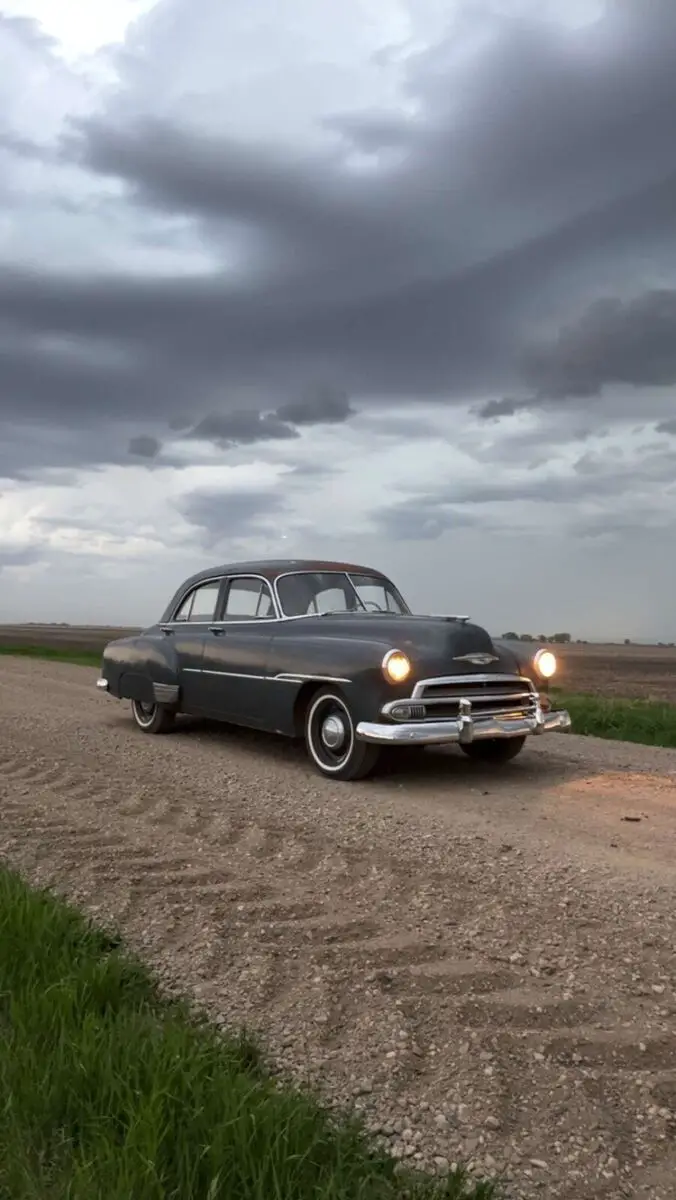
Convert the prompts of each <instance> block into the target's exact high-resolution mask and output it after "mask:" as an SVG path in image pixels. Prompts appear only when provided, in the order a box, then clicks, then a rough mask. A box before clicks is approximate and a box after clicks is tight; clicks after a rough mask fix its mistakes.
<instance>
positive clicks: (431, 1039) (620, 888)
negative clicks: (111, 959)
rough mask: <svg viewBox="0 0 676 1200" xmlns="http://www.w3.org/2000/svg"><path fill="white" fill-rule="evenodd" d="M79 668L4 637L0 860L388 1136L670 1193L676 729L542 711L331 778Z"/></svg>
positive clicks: (589, 1181) (430, 1156) (428, 1149)
mask: <svg viewBox="0 0 676 1200" xmlns="http://www.w3.org/2000/svg"><path fill="white" fill-rule="evenodd" d="M94 678H95V673H94V672H90V671H88V670H85V669H83V668H76V667H67V666H61V665H51V664H50V665H47V664H42V663H36V662H29V661H21V660H17V659H9V658H6V659H4V660H3V661H2V662H1V663H0V853H1V854H3V855H4V857H5V858H6V859H7V860H8V861H9V862H10V863H12V864H13V865H16V866H19V867H21V868H22V869H23V870H24V871H25V872H26V873H27V875H28V876H29V877H30V878H31V879H33V880H34V881H36V882H40V883H49V884H52V885H55V886H58V887H59V888H60V889H62V890H63V891H64V892H65V893H66V894H68V895H69V896H71V897H72V898H74V899H76V900H77V901H78V902H80V903H82V904H84V905H86V906H87V907H88V908H89V909H90V911H92V912H94V913H95V914H97V915H99V916H103V917H110V916H113V917H115V919H117V920H118V921H119V922H120V923H121V925H122V927H123V929H124V930H125V932H126V934H127V936H128V937H129V938H130V939H131V941H132V942H133V943H134V944H135V945H137V946H138V947H139V948H140V949H141V950H142V951H143V953H144V954H145V956H146V958H147V959H148V960H149V961H150V962H151V963H152V964H153V965H154V966H156V967H158V968H159V969H160V970H161V972H162V974H163V976H164V977H165V979H167V981H168V982H170V983H172V984H173V985H175V986H179V987H181V986H185V987H188V988H189V989H190V990H191V991H192V993H193V994H194V995H196V996H197V997H198V998H199V999H200V1000H201V1001H202V1002H203V1003H204V1004H206V1005H207V1006H208V1008H209V1010H210V1011H211V1012H212V1014H213V1015H214V1016H216V1017H217V1018H218V1019H220V1020H222V1021H225V1022H228V1023H230V1022H234V1023H239V1022H241V1021H246V1022H247V1023H248V1024H249V1025H251V1026H252V1027H254V1028H256V1029H258V1030H260V1031H261V1032H262V1033H263V1034H264V1036H265V1038H266V1041H267V1042H268V1044H269V1046H270V1047H271V1048H272V1050H273V1052H274V1054H275V1055H276V1057H277V1059H278V1061H279V1062H280V1064H281V1065H282V1066H283V1067H284V1068H285V1069H288V1070H289V1071H291V1072H293V1073H294V1074H295V1075H296V1077H298V1078H301V1079H305V1078H309V1079H310V1080H312V1081H313V1082H316V1083H321V1085H322V1087H323V1088H324V1090H325V1091H326V1093H327V1094H328V1095H330V1096H332V1097H333V1098H336V1099H338V1100H344V1099H347V1098H350V1099H353V1100H355V1101H356V1103H358V1104H359V1105H361V1106H362V1107H363V1108H364V1110H365V1111H366V1114H367V1116H368V1119H369V1121H370V1123H371V1124H372V1126H373V1127H374V1128H378V1129H380V1130H381V1131H382V1136H383V1137H386V1138H387V1140H388V1141H389V1142H390V1143H391V1144H392V1147H393V1149H394V1151H395V1153H397V1154H399V1155H401V1156H406V1157H411V1158H413V1159H414V1161H419V1162H423V1163H426V1164H430V1165H433V1164H434V1161H435V1159H436V1160H438V1161H439V1163H440V1165H441V1164H442V1163H443V1161H445V1160H448V1161H454V1160H455V1159H457V1158H458V1157H459V1156H463V1157H464V1156H468V1157H471V1158H473V1159H474V1160H475V1161H476V1162H477V1163H478V1164H480V1165H483V1166H485V1167H486V1168H487V1169H488V1170H495V1169H501V1168H503V1167H505V1166H510V1167H511V1171H512V1174H513V1179H514V1187H513V1189H512V1194H513V1195H514V1196H523V1197H526V1198H530V1197H535V1196H541V1195H546V1196H548V1197H557V1198H565V1200H573V1198H574V1200H580V1197H585V1198H587V1197H589V1198H591V1197H597V1196H599V1197H600V1196H605V1197H619V1196H633V1197H637V1198H645V1200H647V1198H648V1197H650V1198H652V1200H671V1198H673V1197H674V1196H676V1184H675V1183H674V1180H675V1179H676V1148H675V1145H674V1137H675V1135H676V1117H675V1116H674V1111H675V1110H676V1036H675V1033H674V1030H675V1017H676V990H675V989H676V962H675V954H674V946H675V945H676V936H675V935H676V930H675V925H676V920H675V918H674V891H675V887H674V884H675V880H676V865H675V856H674V846H676V751H666V750H662V751H657V750H653V749H647V748H642V747H638V746H628V745H626V744H620V743H610V742H597V741H592V740H587V739H584V740H583V739H578V738H574V737H565V738H564V737H558V738H557V737H554V736H552V737H549V738H543V739H541V740H539V741H538V742H537V744H533V746H532V748H529V749H528V750H527V751H525V752H524V754H523V756H522V757H520V758H519V759H517V760H516V762H515V763H514V764H512V765H511V766H510V767H508V768H503V770H502V771H499V772H488V771H485V770H477V768H476V767H474V766H473V765H472V764H470V763H469V762H467V761H466V760H465V759H464V757H462V756H461V755H459V754H455V753H453V754H425V755H424V756H422V757H418V758H417V759H415V760H414V759H412V758H409V759H407V761H404V760H401V761H400V762H399V763H398V765H395V766H393V768H392V769H391V770H390V771H389V772H388V773H387V774H386V775H384V776H381V777H380V778H378V779H376V780H375V781H373V782H369V783H364V784H359V785H338V784H332V783H330V782H328V781H324V780H322V779H320V778H319V777H318V776H316V775H314V774H313V773H312V772H311V770H310V768H309V766H308V765H307V764H306V762H305V759H304V756H303V754H302V752H301V751H299V750H298V749H296V748H295V747H294V746H292V745H290V744H288V743H285V742H280V741H277V740H275V739H271V738H264V737H261V736H258V735H250V734H247V733H243V732H237V731H230V730H227V729H225V728H221V729H216V730H214V729H206V728H205V727H202V726H199V725H196V724H194V723H186V725H185V726H184V727H183V726H181V728H180V729H179V730H178V731H177V732H176V733H175V734H174V735H172V736H170V737H166V738H148V737H143V735H142V734H140V733H138V731H136V730H135V729H134V728H133V727H132V725H131V721H130V719H129V715H128V712H127V710H126V709H125V708H124V707H123V706H121V705H118V704H116V703H114V702H112V701H110V700H108V699H107V698H105V697H101V696H99V695H97V694H96V693H95V691H94V688H93V680H94ZM626 818H632V819H630V820H627V819H626ZM636 818H639V819H638V820H637V819H636Z"/></svg>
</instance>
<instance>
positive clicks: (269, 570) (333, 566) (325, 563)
mask: <svg viewBox="0 0 676 1200" xmlns="http://www.w3.org/2000/svg"><path fill="white" fill-rule="evenodd" d="M294 571H349V572H351V573H352V574H354V575H376V576H378V577H379V578H382V579H387V576H386V575H384V574H383V572H382V571H378V570H376V568H375V567H364V566H359V565H358V564H357V563H347V562H331V561H330V560H328V559H323V558H266V559H258V560H256V561H254V562H236V563H225V564H224V565H222V566H218V567H207V568H206V569H205V570H203V571H198V573H197V574H196V575H192V576H191V578H190V579H186V580H185V582H184V584H183V587H185V586H186V584H188V583H189V584H193V583H199V582H200V581H201V580H202V579H213V578H214V576H215V575H262V576H263V577H264V578H265V579H269V580H273V579H277V578H278V576H279V575H285V574H287V573H288V572H294Z"/></svg>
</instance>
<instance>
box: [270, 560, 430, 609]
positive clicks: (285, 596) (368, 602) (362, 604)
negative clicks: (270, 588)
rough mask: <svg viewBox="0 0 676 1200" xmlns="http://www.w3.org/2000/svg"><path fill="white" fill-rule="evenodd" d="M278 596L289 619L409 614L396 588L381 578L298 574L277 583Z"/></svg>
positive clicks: (340, 572) (286, 576)
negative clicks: (336, 614) (346, 614)
mask: <svg viewBox="0 0 676 1200" xmlns="http://www.w3.org/2000/svg"><path fill="white" fill-rule="evenodd" d="M277 593H278V595H279V601H280V604H281V606H282V612H283V613H284V615H285V616H286V617H302V616H306V615H308V616H312V615H313V614H314V615H319V614H321V613H327V612H341V613H344V612H352V613H354V612H360V613H364V612H383V613H400V614H401V613H406V612H408V608H407V607H406V605H405V603H404V601H403V600H402V598H401V596H400V595H399V593H398V591H397V589H396V588H395V587H394V584H392V583H390V581H389V580H388V579H384V578H383V577H382V576H381V575H348V574H347V573H346V572H344V571H295V572H294V573H293V574H291V575H282V576H281V577H280V578H279V579H278V580H277Z"/></svg>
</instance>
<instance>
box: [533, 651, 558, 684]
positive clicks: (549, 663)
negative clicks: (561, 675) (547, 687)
mask: <svg viewBox="0 0 676 1200" xmlns="http://www.w3.org/2000/svg"><path fill="white" fill-rule="evenodd" d="M533 665H534V667H535V670H536V671H537V673H538V675H541V676H542V678H543V679H551V677H552V675H555V674H556V668H557V666H558V663H557V661H556V655H555V654H552V652H551V650H538V652H537V654H536V655H535V658H534V659H533Z"/></svg>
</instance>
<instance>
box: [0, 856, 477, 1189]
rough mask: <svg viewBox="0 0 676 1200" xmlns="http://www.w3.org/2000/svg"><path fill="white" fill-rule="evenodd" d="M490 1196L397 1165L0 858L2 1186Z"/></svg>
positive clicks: (463, 1181)
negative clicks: (162, 991)
mask: <svg viewBox="0 0 676 1200" xmlns="http://www.w3.org/2000/svg"><path fill="white" fill-rule="evenodd" d="M405 1196H407V1197H410V1198H411V1200H413V1198H415V1200H460V1198H461V1197H462V1198H464V1200H489V1197H494V1196H497V1191H496V1186H495V1184H493V1183H489V1182H486V1183H472V1182H470V1181H469V1180H468V1179H467V1177H466V1176H464V1175H463V1173H462V1172H459V1173H455V1174H451V1175H449V1176H448V1177H447V1178H444V1179H436V1178H432V1177H429V1176H420V1174H417V1175H413V1173H410V1172H409V1173H408V1174H407V1175H403V1174H398V1173H397V1172H396V1170H395V1164H394V1162H393V1161H392V1160H391V1159H390V1158H389V1157H388V1156H385V1155H384V1154H382V1153H381V1152H380V1151H377V1150H375V1149H374V1148H373V1146H372V1144H371V1143H370V1142H369V1140H368V1138H367V1137H366V1135H365V1133H364V1132H363V1130H362V1128H361V1126H360V1125H359V1124H358V1123H356V1121H355V1120H354V1119H352V1118H349V1117H347V1116H341V1117H338V1118H337V1117H336V1116H335V1115H334V1116H331V1115H329V1114H328V1113H327V1112H326V1111H324V1110H323V1109H322V1107H321V1106H320V1105H319V1103H318V1102H317V1101H316V1100H315V1099H314V1098H313V1097H312V1096H311V1095H309V1094H304V1093H301V1092H299V1091H294V1090H291V1089H290V1088H286V1087H282V1086H281V1085H280V1084H279V1083H278V1082H276V1081H275V1080H274V1079H273V1078H272V1077H271V1076H270V1075H268V1073H267V1072H266V1070H265V1066H264V1063H263V1061H262V1058H261V1055H260V1053H259V1052H258V1051H257V1049H256V1047H255V1046H254V1045H253V1043H251V1042H250V1041H249V1040H248V1039H247V1038H246V1037H244V1036H237V1037H234V1036H233V1037H230V1038H229V1039H223V1038H221V1037H220V1035H218V1034H217V1032H216V1031H215V1030H214V1029H213V1028H212V1027H211V1026H209V1025H207V1024H206V1022H205V1021H203V1020H197V1019H196V1018H195V1017H194V1016H191V1015H190V1013H189V1012H188V1009H187V1008H186V1007H185V1006H184V1005H183V1004H182V1003H177V1002H174V1001H172V1002H169V1001H166V1000H163V999H161V998H160V996H159V995H158V993H157V991H156V988H155V985H154V983H153V980H152V978H151V976H150V975H149V974H148V973H147V971H146V970H145V968H144V967H143V966H142V965H141V964H140V963H139V962H137V961H136V960H135V959H134V958H132V957H131V956H130V955H129V954H128V953H126V952H125V950H124V949H123V947H122V946H121V944H120V942H119V939H118V938H116V937H114V936H111V935H109V934H107V933H105V932H102V931H100V930H97V929H96V928H94V927H92V926H91V925H90V924H89V923H88V922H87V921H86V920H85V918H84V917H83V916H82V915H81V914H80V913H78V912H77V910H75V909H73V908H71V907H69V906H67V905H66V904H65V903H64V902H62V901H61V900H59V899H57V898H55V897H53V896H51V895H50V894H49V893H47V892H44V891H34V890H31V889H30V888H28V887H27V886H26V885H25V884H24V883H23V882H22V880H21V879H20V878H19V877H18V876H17V875H15V874H13V873H12V872H9V871H6V870H2V869H0V1198H1V1200H226V1198H227V1200H231V1198H235V1197H236V1198H237V1200H397V1198H400V1200H403V1198H404V1197H405Z"/></svg>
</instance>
